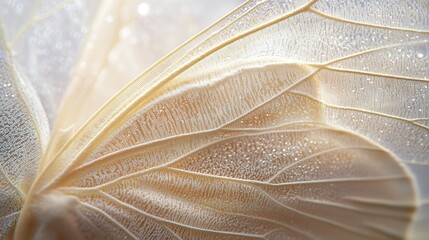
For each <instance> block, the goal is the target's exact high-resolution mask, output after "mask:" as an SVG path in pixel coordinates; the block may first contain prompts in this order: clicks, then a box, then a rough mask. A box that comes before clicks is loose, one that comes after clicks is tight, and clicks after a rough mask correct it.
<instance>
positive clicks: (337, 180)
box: [166, 167, 408, 187]
mask: <svg viewBox="0 0 429 240" xmlns="http://www.w3.org/2000/svg"><path fill="white" fill-rule="evenodd" d="M166 169H168V170H171V171H176V172H181V173H183V174H189V175H194V176H199V177H206V178H212V179H216V180H226V181H232V182H238V183H243V184H251V185H255V186H269V187H284V186H293V185H301V184H324V183H341V182H366V181H386V180H401V179H408V178H407V177H406V176H404V175H387V176H381V177H354V178H331V179H322V180H311V181H295V182H286V183H269V182H262V181H258V180H251V179H242V178H231V177H227V176H219V175H213V174H207V173H199V172H194V171H189V170H184V169H180V168H174V167H167V168H166Z"/></svg>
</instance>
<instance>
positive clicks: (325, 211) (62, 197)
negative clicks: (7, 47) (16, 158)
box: [0, 0, 429, 239]
mask: <svg viewBox="0 0 429 240" xmlns="http://www.w3.org/2000/svg"><path fill="white" fill-rule="evenodd" d="M167 2H168V1H167ZM195 4H196V3H195ZM54 5H55V4H54ZM197 5H198V4H196V5H195V6H197ZM183 6H186V5H183ZM130 9H132V10H130ZM168 9H169V8H157V7H156V5H155V3H154V2H152V1H129V2H126V3H122V4H121V2H118V1H103V2H102V3H100V5H99V8H98V9H97V11H96V14H95V16H94V18H93V21H92V24H91V26H90V27H89V28H88V29H89V30H88V37H87V38H86V39H85V42H84V43H83V44H82V48H81V56H80V58H79V60H78V62H77V63H76V66H77V71H76V72H74V75H73V77H72V79H73V80H72V83H71V87H70V89H69V92H68V94H67V96H66V97H65V100H64V104H63V106H62V108H61V109H59V112H60V115H59V116H58V118H57V123H56V127H55V128H54V132H53V136H52V138H51V139H50V143H49V144H50V146H49V147H48V149H47V150H44V147H43V146H44V145H43V144H41V146H42V147H41V148H40V149H41V152H43V153H44V156H43V159H37V160H39V161H41V163H40V169H39V173H38V175H37V177H36V178H35V180H29V179H28V180H27V179H26V180H25V181H24V182H25V183H26V184H28V185H31V190H29V191H28V192H26V195H27V197H25V200H24V198H20V197H19V195H17V194H15V193H14V192H13V191H12V190H13V187H14V186H15V188H16V189H25V188H21V187H20V186H18V185H17V184H16V183H14V182H11V183H9V185H7V184H6V183H7V182H5V187H3V185H2V187H3V188H4V189H6V191H5V192H7V194H8V195H7V196H10V197H9V198H10V199H11V200H10V203H8V204H5V205H4V206H6V208H4V207H2V208H0V210H1V212H0V213H1V214H3V216H6V217H4V219H8V217H9V215H7V214H9V212H13V211H17V210H18V209H21V214H20V215H19V218H18V214H16V215H14V216H13V217H14V218H13V220H10V221H9V220H8V222H7V224H8V225H5V226H6V227H4V228H3V232H5V233H6V232H7V233H6V234H3V236H4V238H5V239H7V238H12V237H13V238H15V239H425V237H426V236H425V231H426V230H427V229H428V227H429V219H428V218H427V216H428V212H429V186H428V184H427V181H428V180H429V179H428V176H429V168H428V166H429V154H428V153H429V124H428V123H429V108H428V107H429V102H428V98H427V97H428V96H427V95H428V94H429V89H428V88H429V80H428V79H427V77H428V74H429V67H428V66H429V58H428V48H429V43H428V40H429V31H428V29H427V26H428V24H427V21H428V16H429V12H428V9H429V8H428V1H426V0H425V1H407V2H405V1H393V5H392V4H390V3H386V1H360V0H356V1H343V0H335V1H332V0H330V1H328V0H310V1H305V0H302V1H277V0H276V1H274V0H273V1H270V0H262V1H260V0H258V1H247V2H245V3H244V4H243V5H241V6H240V7H239V8H237V9H236V10H234V11H233V12H231V13H230V14H228V15H226V16H225V17H224V18H222V19H221V20H219V21H218V22H216V23H215V24H214V25H212V26H211V27H209V28H207V29H206V30H204V31H203V32H201V33H200V34H198V35H196V36H195V37H193V38H192V39H191V40H189V41H188V42H186V43H185V44H184V45H182V46H181V47H179V48H177V49H176V50H175V51H173V52H171V53H170V54H169V55H167V56H166V57H164V58H163V59H161V60H160V61H159V62H157V63H156V64H155V65H153V66H152V67H150V68H149V69H148V70H146V71H145V72H143V73H141V74H140V75H137V74H138V71H141V70H142V69H141V66H143V65H144V62H145V61H148V60H147V59H145V58H144V56H143V55H140V52H139V49H140V48H139V47H137V46H135V44H134V43H135V41H134V40H136V39H140V37H142V38H145V37H149V36H141V35H139V34H140V33H139V29H141V26H140V25H139V24H140V23H146V20H147V21H148V19H149V18H151V16H153V15H156V14H158V13H159V12H162V11H170V10H168ZM178 9H179V8H177V9H173V10H172V12H181V11H184V12H187V11H190V10H189V8H187V7H180V11H179V10H178ZM44 11H49V10H44ZM171 16H174V15H171ZM186 16H190V15H186ZM176 17H177V16H176ZM173 18H174V17H173ZM133 19H140V20H133ZM162 30H163V32H168V31H170V30H171V29H169V28H165V29H164V28H163V29H162ZM173 31H175V30H173ZM149 38H150V37H149ZM136 41H140V40H136ZM166 42H169V39H166ZM159 43H161V42H159ZM153 44H154V45H153V46H154V49H157V48H158V47H157V43H153ZM168 44H169V43H167V45H168ZM141 47H142V48H144V46H141ZM4 55H5V56H7V54H6V53H5V54H4ZM8 59H9V58H7V57H5V60H6V62H7V61H10V60H8ZM9 64H11V63H9ZM5 69H9V68H5ZM8 71H13V69H11V70H8ZM6 76H7V75H6ZM135 76H137V77H135ZM134 77H135V78H134ZM9 78H10V77H8V78H7V79H9ZM131 78H134V80H133V81H131V82H130V83H129V84H128V85H126V86H125V87H124V88H123V89H122V90H120V91H119V92H118V93H117V94H116V95H115V96H114V97H111V95H112V93H113V91H114V90H117V88H118V87H117V86H113V85H115V84H118V86H119V85H120V86H122V85H124V84H125V83H126V82H127V81H129V80H130V79H131ZM5 79H6V78H5ZM17 79H19V78H17ZM88 79H89V80H88ZM86 80H88V82H86ZM5 81H8V80H5ZM14 81H18V80H14ZM116 81H117V82H116ZM5 83H6V85H8V82H5ZM109 87H112V88H109ZM103 88H105V89H106V92H100V91H101V90H100V89H103ZM3 91H4V92H5V93H7V94H8V95H9V94H10V93H9V91H10V90H6V89H5V90H3ZM15 91H17V90H15ZM0 93H3V92H0ZM27 94H29V95H31V93H27ZM79 94H81V95H79ZM103 94H105V95H104V96H103ZM33 95H34V94H33ZM107 99H110V100H108V101H107ZM8 101H10V100H8ZM105 101H107V103H105V104H104V105H103V106H102V107H101V108H99V109H98V107H99V106H101V103H104V102H105ZM1 104H2V109H7V105H6V104H3V102H1ZM16 104H18V103H16ZM85 104H87V105H85ZM27 105H28V104H27V103H25V102H23V103H20V105H16V107H14V111H16V112H18V113H20V112H22V110H21V108H22V107H23V106H27ZM96 109H98V110H97V111H96ZM95 111H96V112H95ZM5 112H6V111H5ZM10 115H12V114H8V116H10ZM29 116H30V117H31V118H34V119H40V116H39V117H37V116H33V115H29ZM12 121H15V120H12ZM23 122H25V123H26V124H27V125H28V126H29V127H28V128H29V129H33V130H34V129H35V128H34V125H31V124H28V122H30V121H29V120H25V119H24V120H23ZM42 122H43V121H42ZM4 126H7V125H4ZM1 127H2V128H1V130H2V131H4V130H3V129H6V130H7V129H8V128H7V127H3V125H2V126H1ZM7 139H8V141H10V140H9V139H15V136H14V135H13V133H10V134H9V135H7ZM37 139H38V138H37V137H36V138H35V137H33V138H32V137H31V135H29V136H28V137H27V138H24V139H23V141H24V140H25V141H30V140H33V141H34V140H37ZM13 151H14V148H12V147H11V146H7V152H8V153H9V152H10V153H13ZM41 152H37V153H41ZM3 159H5V160H3ZM1 160H2V163H3V162H5V163H7V162H8V159H7V158H3V156H2V159H1ZM9 161H10V160H9ZM24 161H27V160H24ZM15 166H19V165H13V167H15ZM17 168H18V170H20V167H17ZM8 171H9V170H8ZM5 176H6V175H5ZM2 184H3V183H2ZM2 206H3V205H2ZM3 209H6V210H3ZM6 212H7V213H6ZM16 221H18V222H17V224H16V225H14V223H15V222H16ZM13 229H15V231H14V232H13V233H12V231H13Z"/></svg>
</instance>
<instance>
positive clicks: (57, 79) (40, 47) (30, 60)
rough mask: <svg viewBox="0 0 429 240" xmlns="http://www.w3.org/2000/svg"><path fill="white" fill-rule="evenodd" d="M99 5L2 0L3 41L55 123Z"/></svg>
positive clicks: (55, 0)
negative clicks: (89, 26) (80, 49)
mask: <svg viewBox="0 0 429 240" xmlns="http://www.w3.org/2000/svg"><path fill="white" fill-rule="evenodd" d="M97 6H98V0H97V1H81V0H35V1H24V0H11V1H9V0H7V1H1V2H0V21H1V23H2V25H3V27H4V34H5V41H6V44H5V47H7V48H8V49H9V50H10V52H11V56H10V57H11V58H13V60H14V67H15V68H16V71H17V72H19V73H20V76H21V78H22V79H23V81H24V82H26V84H28V85H31V86H32V87H33V88H34V89H35V92H36V93H37V96H38V97H39V99H40V101H41V102H42V105H43V108H44V110H45V112H46V115H47V117H48V120H49V123H50V124H51V125H52V124H53V123H54V120H55V118H56V114H57V110H58V107H59V104H60V102H61V98H62V96H63V94H64V92H65V89H66V87H67V86H68V83H69V80H70V78H71V71H72V68H73V66H74V65H75V64H76V61H77V58H78V55H79V51H78V49H79V48H80V47H81V44H82V43H83V42H84V40H85V35H86V32H87V31H88V28H87V26H88V25H89V24H90V23H91V21H92V16H93V15H94V14H93V13H94V12H95V9H96V7H97Z"/></svg>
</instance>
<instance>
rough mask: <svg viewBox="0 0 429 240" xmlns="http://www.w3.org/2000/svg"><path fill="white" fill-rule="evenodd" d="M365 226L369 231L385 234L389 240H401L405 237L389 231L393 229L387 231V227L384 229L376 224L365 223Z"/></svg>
mask: <svg viewBox="0 0 429 240" xmlns="http://www.w3.org/2000/svg"><path fill="white" fill-rule="evenodd" d="M364 225H365V226H366V227H368V228H369V229H372V230H374V231H375V232H378V233H381V234H383V235H384V236H386V237H388V238H389V239H398V240H401V239H403V237H404V236H402V235H401V234H400V233H397V232H396V233H395V232H392V231H389V230H391V229H387V228H386V227H382V226H380V225H377V224H375V223H364Z"/></svg>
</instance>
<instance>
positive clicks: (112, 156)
mask: <svg viewBox="0 0 429 240" xmlns="http://www.w3.org/2000/svg"><path fill="white" fill-rule="evenodd" d="M299 124H301V122H300V123H299ZM290 125H294V124H293V123H291V124H290ZM324 129H328V130H332V131H341V130H338V129H335V128H329V127H326V128H320V129H317V128H316V129H301V130H294V131H291V130H287V129H285V130H276V129H275V128H274V129H271V128H267V129H265V131H264V130H262V129H261V130H260V131H253V132H252V131H250V132H247V133H246V132H245V133H240V134H237V135H234V136H230V137H226V138H223V139H220V140H217V141H214V142H209V143H207V144H205V145H202V146H200V147H197V148H195V149H192V150H191V151H190V152H188V153H186V154H185V155H182V156H180V158H185V157H187V156H189V155H191V154H193V153H196V152H198V151H200V150H202V149H204V148H207V147H210V146H212V145H215V144H219V143H222V142H224V141H228V140H232V139H236V138H241V137H254V136H259V135H264V134H277V133H286V134H287V133H299V132H307V131H312V130H324ZM220 130H224V129H220ZM211 131H212V130H210V131H208V132H211ZM202 133H207V132H206V131H203V132H193V133H190V134H183V135H181V136H178V135H176V136H173V137H168V138H164V139H158V140H154V141H151V142H147V143H143V144H139V145H134V146H131V147H128V148H125V149H121V150H120V151H116V152H112V153H110V154H108V155H105V156H102V157H100V158H97V159H96V160H94V161H91V162H88V163H86V164H84V165H81V166H80V167H78V168H76V169H74V170H73V171H71V172H70V173H69V174H68V176H72V174H75V173H77V172H79V171H82V170H84V169H90V168H91V167H94V166H96V165H97V164H102V163H106V164H107V163H108V162H110V161H114V160H115V157H118V156H120V155H122V154H126V153H127V152H132V151H138V150H139V149H143V148H145V147H149V146H150V145H156V144H159V143H160V142H164V141H168V140H172V139H176V138H177V137H188V136H193V135H198V134H202ZM129 154H132V153H129ZM171 161H175V160H171ZM171 161H170V162H171ZM167 163H168V162H166V163H164V164H167ZM174 163H176V162H174ZM172 164H173V163H172ZM158 166H160V165H158ZM71 179H75V178H74V177H72V178H71Z"/></svg>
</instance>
